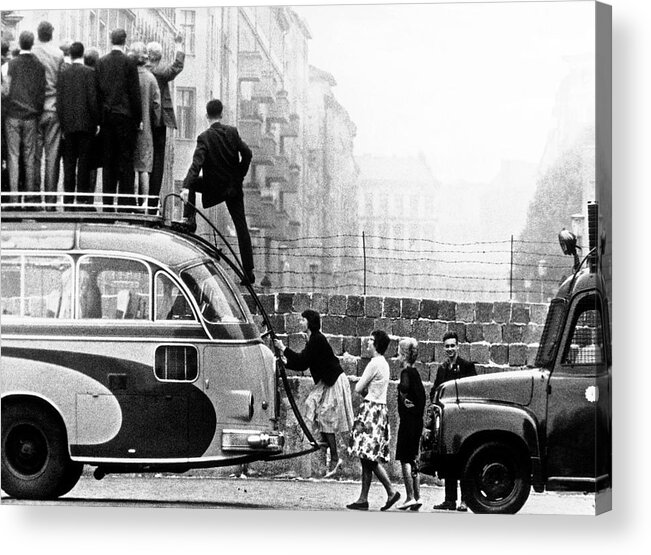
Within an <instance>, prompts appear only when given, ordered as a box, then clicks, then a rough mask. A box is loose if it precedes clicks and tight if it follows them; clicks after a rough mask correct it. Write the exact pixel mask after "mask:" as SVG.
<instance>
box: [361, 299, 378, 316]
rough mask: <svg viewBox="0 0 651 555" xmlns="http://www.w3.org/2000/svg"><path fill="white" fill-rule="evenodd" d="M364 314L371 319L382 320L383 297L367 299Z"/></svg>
mask: <svg viewBox="0 0 651 555" xmlns="http://www.w3.org/2000/svg"><path fill="white" fill-rule="evenodd" d="M364 314H366V316H368V317H369V318H380V317H381V316H382V297H365V298H364Z"/></svg>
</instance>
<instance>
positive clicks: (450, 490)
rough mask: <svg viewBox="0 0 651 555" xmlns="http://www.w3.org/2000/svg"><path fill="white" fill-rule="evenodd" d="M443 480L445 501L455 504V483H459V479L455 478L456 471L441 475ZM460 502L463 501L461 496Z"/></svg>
mask: <svg viewBox="0 0 651 555" xmlns="http://www.w3.org/2000/svg"><path fill="white" fill-rule="evenodd" d="M443 479H444V480H445V500H446V501H454V502H455V503H456V501H457V483H458V481H459V477H458V476H457V473H456V471H454V470H448V471H446V472H445V474H444V475H443ZM461 500H462V501H463V495H462V497H461Z"/></svg>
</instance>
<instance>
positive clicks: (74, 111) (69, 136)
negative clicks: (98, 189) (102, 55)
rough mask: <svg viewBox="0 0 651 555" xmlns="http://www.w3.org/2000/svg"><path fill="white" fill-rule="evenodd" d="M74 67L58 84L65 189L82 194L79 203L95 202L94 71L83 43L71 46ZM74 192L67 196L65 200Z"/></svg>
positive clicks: (96, 117) (96, 124) (96, 118)
mask: <svg viewBox="0 0 651 555" xmlns="http://www.w3.org/2000/svg"><path fill="white" fill-rule="evenodd" d="M70 57H71V59H72V64H71V66H70V67H69V68H68V69H67V70H66V71H63V72H61V74H60V76H59V82H58V85H57V104H56V107H57V113H58V116H59V122H60V123H61V129H62V131H63V136H64V142H63V190H64V191H65V192H66V193H75V192H78V193H85V194H82V195H81V196H80V197H79V198H78V199H77V202H78V203H79V204H92V203H93V198H92V197H91V196H90V194H89V193H92V192H93V191H91V187H90V172H91V169H92V168H91V155H92V145H93V137H94V136H95V134H96V133H97V131H98V130H99V105H98V103H97V79H96V77H95V71H94V70H93V69H91V68H90V67H88V66H86V65H84V45H83V44H82V43H80V42H73V43H72V45H71V46H70ZM74 198H75V196H74V195H65V197H64V203H66V204H69V203H71V202H73V199H74Z"/></svg>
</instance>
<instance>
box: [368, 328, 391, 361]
mask: <svg viewBox="0 0 651 555" xmlns="http://www.w3.org/2000/svg"><path fill="white" fill-rule="evenodd" d="M371 337H373V345H375V350H376V351H377V352H378V353H380V354H381V355H383V354H384V353H386V352H387V349H388V348H389V342H390V339H389V336H388V335H387V332H385V331H384V330H375V331H373V332H371Z"/></svg>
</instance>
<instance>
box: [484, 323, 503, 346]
mask: <svg viewBox="0 0 651 555" xmlns="http://www.w3.org/2000/svg"><path fill="white" fill-rule="evenodd" d="M482 330H483V332H484V341H486V342H488V343H501V342H502V326H501V325H500V324H482Z"/></svg>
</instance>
